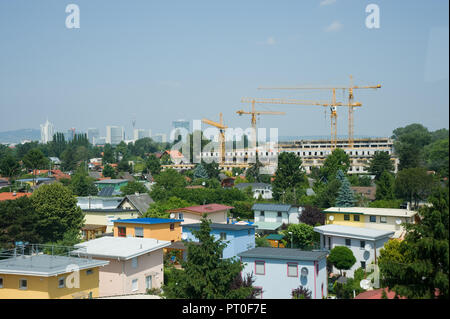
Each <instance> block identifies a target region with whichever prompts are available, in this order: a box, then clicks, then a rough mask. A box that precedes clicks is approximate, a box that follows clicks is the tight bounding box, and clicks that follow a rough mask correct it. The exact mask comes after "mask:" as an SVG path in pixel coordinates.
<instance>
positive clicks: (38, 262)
mask: <svg viewBox="0 0 450 319" xmlns="http://www.w3.org/2000/svg"><path fill="white" fill-rule="evenodd" d="M107 264H109V261H104V260H95V259H88V258H78V257H67V256H55V255H53V256H52V255H45V254H37V255H21V256H17V257H12V258H8V259H4V260H0V274H16V275H28V276H42V277H50V276H56V275H60V274H65V273H68V272H71V271H73V268H72V270H67V269H68V268H67V267H68V266H73V267H75V266H76V267H77V268H78V269H79V270H82V269H89V268H93V267H99V266H105V265H107Z"/></svg>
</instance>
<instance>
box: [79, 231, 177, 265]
mask: <svg viewBox="0 0 450 319" xmlns="http://www.w3.org/2000/svg"><path fill="white" fill-rule="evenodd" d="M170 244H171V242H170V241H166V240H158V239H154V238H137V237H101V238H97V239H93V240H90V241H87V242H84V243H81V244H77V245H75V248H82V249H80V250H75V251H73V252H72V253H73V254H79V255H81V256H92V257H101V258H114V259H122V260H128V259H131V258H134V257H136V256H141V255H143V254H147V253H149V252H152V251H155V250H158V249H162V248H164V247H168V246H170Z"/></svg>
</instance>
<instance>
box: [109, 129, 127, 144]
mask: <svg viewBox="0 0 450 319" xmlns="http://www.w3.org/2000/svg"><path fill="white" fill-rule="evenodd" d="M123 140H125V130H124V129H123V126H107V127H106V143H108V144H111V145H117V144H119V143H120V142H122V141H123Z"/></svg>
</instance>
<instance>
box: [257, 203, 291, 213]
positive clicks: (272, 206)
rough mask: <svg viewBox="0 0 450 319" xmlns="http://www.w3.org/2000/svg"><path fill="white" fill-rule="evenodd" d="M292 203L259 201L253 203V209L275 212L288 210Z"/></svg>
mask: <svg viewBox="0 0 450 319" xmlns="http://www.w3.org/2000/svg"><path fill="white" fill-rule="evenodd" d="M291 207H292V205H289V204H265V203H257V204H253V206H252V210H262V211H267V210H269V211H275V212H288V211H289V209H291Z"/></svg>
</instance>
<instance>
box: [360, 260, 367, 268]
mask: <svg viewBox="0 0 450 319" xmlns="http://www.w3.org/2000/svg"><path fill="white" fill-rule="evenodd" d="M361 268H362V269H366V262H365V261H361Z"/></svg>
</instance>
